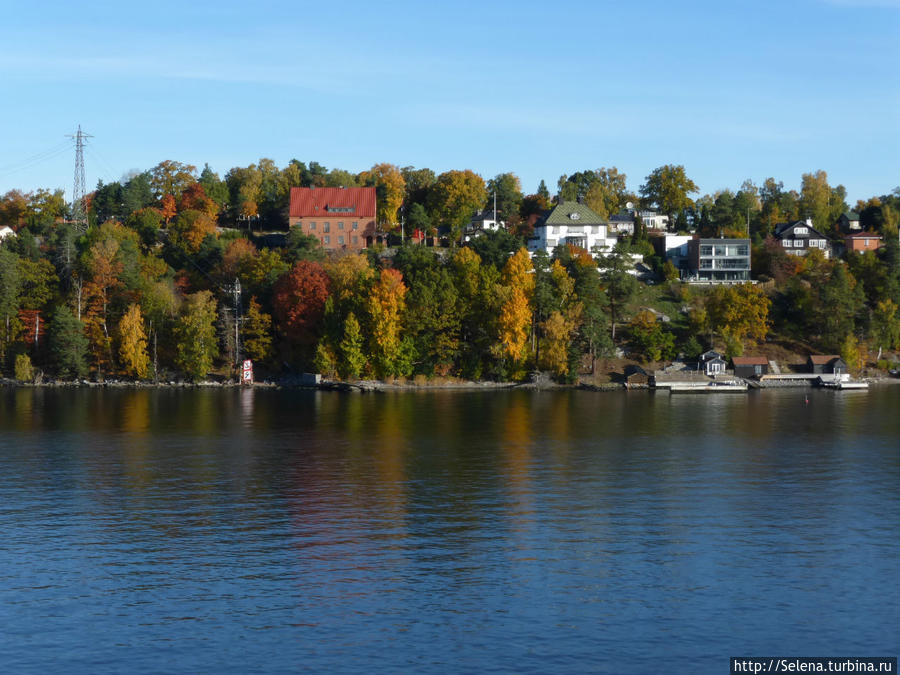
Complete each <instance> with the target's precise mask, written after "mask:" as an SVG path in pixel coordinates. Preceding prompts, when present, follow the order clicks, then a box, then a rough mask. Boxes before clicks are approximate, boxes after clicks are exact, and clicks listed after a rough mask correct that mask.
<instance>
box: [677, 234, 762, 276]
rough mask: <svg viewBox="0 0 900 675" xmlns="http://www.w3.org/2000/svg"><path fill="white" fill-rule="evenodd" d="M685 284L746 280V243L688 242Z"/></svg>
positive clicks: (725, 241)
mask: <svg viewBox="0 0 900 675" xmlns="http://www.w3.org/2000/svg"><path fill="white" fill-rule="evenodd" d="M685 281H692V282H698V283H714V284H716V283H737V284H739V283H745V282H748V281H750V240H749V239H724V238H722V239H691V241H689V242H688V271H687V276H686V278H685Z"/></svg>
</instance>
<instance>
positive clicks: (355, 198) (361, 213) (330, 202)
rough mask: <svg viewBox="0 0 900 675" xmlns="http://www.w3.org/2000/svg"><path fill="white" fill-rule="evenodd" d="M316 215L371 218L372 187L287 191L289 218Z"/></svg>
mask: <svg viewBox="0 0 900 675" xmlns="http://www.w3.org/2000/svg"><path fill="white" fill-rule="evenodd" d="M348 209H352V210H348ZM317 216H318V217H320V218H322V217H326V216H331V217H333V218H337V217H339V216H344V217H346V218H374V217H375V188H373V187H363V188H359V187H351V188H297V187H295V188H291V210H290V217H291V218H315V217H317Z"/></svg>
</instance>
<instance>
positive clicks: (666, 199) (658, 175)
mask: <svg viewBox="0 0 900 675" xmlns="http://www.w3.org/2000/svg"><path fill="white" fill-rule="evenodd" d="M697 191H698V188H697V185H696V184H695V183H694V181H692V180H691V179H690V178H688V177H687V174H686V173H685V171H684V167H683V166H681V165H678V166H676V165H673V164H666V165H665V166H661V167H659V168H657V169H654V170H653V171H652V172H651V173H650V175H649V176H647V178H646V182H645V183H644V184H643V185H641V197H643V199H644V201H645V202H646V203H647V204H648V205H655V206H656V207H657V208H658V209H660V210H661V211H662V212H663V213H665V214H666V215H668V216H669V223H670V227H671V224H672V223H674V222H675V215H676V214H677V213H680V212H681V211H684V210H685V209H687V208H690V206H691V205H692V204H693V202H692V201H691V199H690V197H688V195H689V194H691V193H693V192H697Z"/></svg>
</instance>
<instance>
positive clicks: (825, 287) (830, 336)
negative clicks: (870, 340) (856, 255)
mask: <svg viewBox="0 0 900 675" xmlns="http://www.w3.org/2000/svg"><path fill="white" fill-rule="evenodd" d="M815 288H816V289H817V290H818V302H817V304H816V312H815V316H816V321H817V323H818V325H819V326H820V327H821V331H822V344H823V346H824V347H825V348H826V349H828V350H829V351H832V352H834V351H838V350H840V349H841V347H842V345H843V344H844V341H845V340H846V339H847V337H848V336H850V335H852V334H853V332H854V331H855V330H856V320H857V316H858V315H859V313H860V311H861V310H862V308H863V306H864V302H865V296H864V294H863V289H862V287H861V286H860V285H859V284H857V282H856V279H854V278H853V275H852V274H850V272H849V271H848V270H847V268H846V267H845V266H844V265H841V264H837V265H835V266H834V268H833V270H832V272H831V275H830V277H829V278H828V280H827V281H825V283H824V284H820V285H817V286H815Z"/></svg>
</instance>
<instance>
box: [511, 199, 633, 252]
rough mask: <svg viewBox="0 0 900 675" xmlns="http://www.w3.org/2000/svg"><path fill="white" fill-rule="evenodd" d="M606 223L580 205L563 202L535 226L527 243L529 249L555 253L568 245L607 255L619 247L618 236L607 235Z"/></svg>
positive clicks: (530, 250)
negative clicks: (556, 249) (555, 250)
mask: <svg viewBox="0 0 900 675" xmlns="http://www.w3.org/2000/svg"><path fill="white" fill-rule="evenodd" d="M607 232H608V228H607V224H606V223H605V222H603V219H602V218H601V217H600V216H599V215H597V214H596V213H595V212H594V211H592V210H591V209H590V208H588V207H587V206H585V205H584V204H580V203H579V202H561V203H559V204H557V205H556V206H555V207H554V208H552V209H551V210H550V211H549V212H547V213H546V214H545V215H544V216H543V217H542V218H541V219H540V220H538V221H537V223H535V225H534V235H533V236H532V237H531V238H530V239H529V240H528V250H529V252H531V253H535V252H537V251H539V250H544V251H546V252H547V253H548V254H550V253H553V249H555V248H556V247H557V246H559V245H560V244H569V245H571V246H577V247H579V248H583V249H585V250H586V251H589V252H590V253H592V254H600V255H602V254H604V253H606V252H608V251H610V250H612V248H613V247H614V246H615V245H616V243H617V242H618V239H617V238H616V237H609V236H607Z"/></svg>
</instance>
